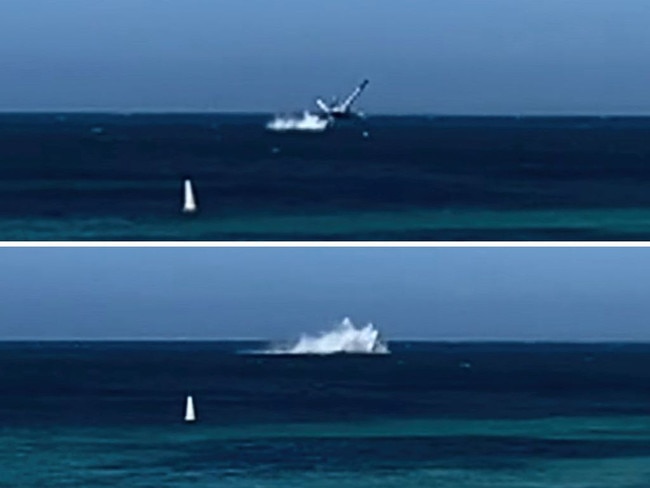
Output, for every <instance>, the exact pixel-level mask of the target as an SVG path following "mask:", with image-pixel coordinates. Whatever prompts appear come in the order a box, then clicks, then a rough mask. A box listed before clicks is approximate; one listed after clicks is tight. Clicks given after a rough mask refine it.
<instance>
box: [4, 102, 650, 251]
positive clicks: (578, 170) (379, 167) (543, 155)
mask: <svg viewBox="0 0 650 488" xmlns="http://www.w3.org/2000/svg"><path fill="white" fill-rule="evenodd" d="M269 119H270V116H265V115H249V116H247V115H130V116H129V115H92V114H89V115H79V114H77V115H70V114H67V115H57V114H41V115H11V114H5V115H0V165H1V167H2V176H3V177H2V181H1V182H0V197H1V198H2V202H3V205H2V206H0V240H17V239H18V240H71V239H74V240H107V239H108V240H134V239H137V240H313V239H318V240H531V239H539V240H565V239H566V240H575V239H582V240H592V239H596V240H603V239H606V240H621V239H624V240H635V239H642V240H647V239H648V238H649V237H650V226H648V225H647V222H648V219H649V218H650V192H648V191H647V188H648V182H649V181H650V119H648V118H589V117H564V118H543V117H539V118H489V117H484V118H471V117H371V118H369V119H368V120H367V121H366V122H364V123H363V124H361V125H355V124H352V125H340V126H337V127H335V128H334V129H333V130H329V131H326V132H323V133H305V132H302V133H300V132H292V133H276V132H271V131H268V130H266V128H265V124H266V122H268V120H269ZM364 131H365V132H367V133H368V134H367V135H368V136H367V137H364V134H363V133H364ZM185 177H191V178H192V180H193V182H194V185H195V188H196V192H197V199H198V201H199V208H200V212H199V214H198V215H195V216H192V217H189V218H188V217H187V216H183V215H181V212H180V205H181V194H180V192H181V182H182V179H183V178H185Z"/></svg>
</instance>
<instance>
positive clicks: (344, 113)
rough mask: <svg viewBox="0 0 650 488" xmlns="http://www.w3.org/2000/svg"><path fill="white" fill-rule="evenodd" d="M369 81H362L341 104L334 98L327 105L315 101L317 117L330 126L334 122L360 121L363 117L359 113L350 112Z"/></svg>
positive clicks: (320, 100)
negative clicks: (317, 110)
mask: <svg viewBox="0 0 650 488" xmlns="http://www.w3.org/2000/svg"><path fill="white" fill-rule="evenodd" d="M368 83H369V81H368V80H363V81H362V82H361V84H360V85H359V86H357V87H356V88H355V89H354V91H353V92H352V93H351V94H350V95H349V96H348V97H347V98H346V99H345V100H343V102H341V103H339V102H338V100H337V99H336V97H335V98H333V99H332V102H331V103H329V104H327V103H326V102H325V101H323V99H322V98H318V99H317V100H316V105H317V106H318V109H319V110H320V112H318V113H317V114H316V115H318V117H319V118H321V119H324V120H327V121H328V122H329V123H330V124H332V123H334V121H336V120H341V119H343V120H345V119H362V118H364V115H363V114H362V113H361V112H358V111H356V110H352V104H353V103H354V102H355V101H356V100H357V98H359V97H360V96H361V94H362V93H363V90H365V89H366V86H368Z"/></svg>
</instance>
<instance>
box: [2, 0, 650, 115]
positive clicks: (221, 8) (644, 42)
mask: <svg viewBox="0 0 650 488" xmlns="http://www.w3.org/2000/svg"><path fill="white" fill-rule="evenodd" d="M649 25H650V2H649V1H648V0H618V1H614V0H327V1H324V0H2V2H0V59H1V60H2V69H1V70H0V110H61V109H65V110H76V109H97V110H103V109H109V110H139V109H145V110H200V111H203V110H218V111H232V110H241V111H271V112H274V111H281V110H293V109H302V108H303V107H305V106H307V105H309V104H311V102H312V101H313V99H314V96H315V95H325V96H331V95H334V94H342V93H343V92H346V91H348V90H350V89H351V88H352V86H353V85H354V84H355V83H357V82H358V81H359V80H361V79H362V78H364V77H370V78H371V80H372V84H371V85H370V87H369V90H368V92H367V94H366V96H364V98H363V99H361V105H362V108H364V109H365V110H366V111H368V112H370V113H372V112H429V113H431V112H435V113H529V112H554V113H558V112H561V113H566V112H589V113H603V112H609V113H611V112H617V113H621V112H628V113H629V112H633V113H636V112H646V113H650V89H648V86H649V80H650V62H648V52H650V29H649V28H648V26H649Z"/></svg>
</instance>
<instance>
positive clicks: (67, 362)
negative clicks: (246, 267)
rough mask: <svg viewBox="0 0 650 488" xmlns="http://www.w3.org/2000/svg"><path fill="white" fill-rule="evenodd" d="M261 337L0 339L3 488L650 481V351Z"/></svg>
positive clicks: (623, 483)
mask: <svg viewBox="0 0 650 488" xmlns="http://www.w3.org/2000/svg"><path fill="white" fill-rule="evenodd" d="M258 347H259V345H258V344H244V343H3V344H1V345H0V468H3V469H0V485H2V486H5V485H6V486H37V485H41V486H42V485H43V484H46V485H47V486H163V485H164V486H223V485H226V486H237V487H239V486H263V487H276V486H288V485H291V486H297V485H300V486H314V487H321V486H322V487H331V486H339V485H344V486H364V487H365V486H395V485H396V484H400V485H405V486H414V487H415V486H423V484H424V485H426V484H430V485H434V486H443V487H497V486H499V487H500V486H505V487H524V486H534V487H538V486H539V487H541V486H548V487H558V486H560V487H565V486H566V487H576V488H577V487H603V488H604V487H625V488H632V487H637V488H640V487H641V486H647V483H648V482H650V463H649V461H650V386H649V385H650V367H649V366H650V345H622V344H601V345H571V344H554V345H553V344H427V343H393V344H391V350H392V354H390V355H387V356H384V355H376V356H348V355H334V356H328V357H314V356H312V357H304V356H300V357H299V356H290V355H286V356H275V355H272V356H269V355H251V354H241V353H240V352H241V351H243V350H251V349H255V348H258ZM188 394H192V395H193V396H194V399H195V403H196V409H197V415H198V422H197V423H196V424H193V425H185V424H184V423H183V421H182V419H183V412H184V403H185V396H186V395H188ZM3 483H4V484H3Z"/></svg>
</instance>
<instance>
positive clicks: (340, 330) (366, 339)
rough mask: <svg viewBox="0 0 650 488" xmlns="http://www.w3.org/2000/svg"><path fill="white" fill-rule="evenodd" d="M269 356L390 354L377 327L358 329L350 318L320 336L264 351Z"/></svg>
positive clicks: (309, 337)
mask: <svg viewBox="0 0 650 488" xmlns="http://www.w3.org/2000/svg"><path fill="white" fill-rule="evenodd" d="M264 352H266V353H268V354H337V353H351V354H389V353H390V351H389V350H388V347H387V346H386V344H385V343H384V342H383V341H382V339H381V334H380V333H379V331H378V330H377V329H375V326H374V325H372V324H368V325H366V326H365V327H361V328H358V329H357V328H356V327H355V326H354V324H353V323H352V321H351V320H350V319H349V318H345V319H343V321H342V322H341V323H339V324H337V325H336V326H335V327H334V328H333V329H332V330H330V331H327V332H321V333H320V334H319V335H318V336H310V335H307V334H303V335H302V336H300V339H299V340H298V342H297V343H295V344H293V345H289V346H277V347H273V348H271V349H268V350H266V351H264Z"/></svg>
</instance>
